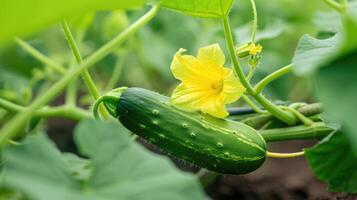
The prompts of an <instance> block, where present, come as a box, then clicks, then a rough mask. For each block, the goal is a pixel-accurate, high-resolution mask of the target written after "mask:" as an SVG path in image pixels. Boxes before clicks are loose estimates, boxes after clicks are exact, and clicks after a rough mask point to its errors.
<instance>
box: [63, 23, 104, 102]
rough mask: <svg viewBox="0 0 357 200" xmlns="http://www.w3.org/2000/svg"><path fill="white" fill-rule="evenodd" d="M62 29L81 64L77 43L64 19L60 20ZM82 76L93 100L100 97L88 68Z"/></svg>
mask: <svg viewBox="0 0 357 200" xmlns="http://www.w3.org/2000/svg"><path fill="white" fill-rule="evenodd" d="M62 29H63V32H64V34H65V36H66V39H67V41H68V44H69V46H70V48H71V50H72V53H73V55H74V57H75V59H76V61H77V64H81V63H82V62H83V58H82V56H81V53H80V51H79V48H78V45H77V43H76V41H75V39H74V37H73V35H72V33H71V30H70V28H69V26H68V23H67V21H65V20H64V21H62ZM82 77H83V80H84V82H85V84H86V86H87V88H88V90H89V92H90V93H91V95H92V96H93V98H94V100H95V99H98V98H99V97H100V93H99V90H98V89H97V86H96V85H95V83H94V81H93V79H92V77H91V75H90V74H89V72H88V69H85V70H83V72H82Z"/></svg>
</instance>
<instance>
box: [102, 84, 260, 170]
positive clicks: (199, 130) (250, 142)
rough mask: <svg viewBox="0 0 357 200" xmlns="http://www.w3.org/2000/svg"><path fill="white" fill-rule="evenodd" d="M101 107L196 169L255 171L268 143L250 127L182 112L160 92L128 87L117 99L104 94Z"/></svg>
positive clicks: (138, 133) (135, 131)
mask: <svg viewBox="0 0 357 200" xmlns="http://www.w3.org/2000/svg"><path fill="white" fill-rule="evenodd" d="M118 97H119V95H118ZM103 103H104V105H105V107H106V108H107V109H108V110H109V111H110V113H111V114H112V115H114V116H115V117H117V118H118V119H119V121H120V122H121V123H122V124H123V125H124V126H125V127H126V128H128V129H129V130H131V131H132V132H133V133H135V134H137V135H138V136H140V137H142V138H145V139H146V140H147V141H149V142H150V143H152V144H154V145H156V146H158V147H159V148H161V149H163V150H165V151H167V152H168V153H169V154H171V155H174V156H175V157H177V158H179V159H183V160H186V161H188V162H191V163H194V164H195V165H198V166H200V167H203V168H206V169H209V170H212V171H215V172H219V173H226V174H243V173H248V172H251V171H254V170H255V169H257V168H258V167H260V166H261V165H262V164H263V162H264V160H265V156H266V143H265V141H264V139H263V138H262V137H261V136H260V135H259V133H258V132H257V131H255V130H254V129H252V128H251V127H249V126H247V125H245V124H243V123H240V122H235V121H232V120H229V119H218V118H215V117H212V116H209V115H205V114H202V113H200V112H194V113H192V112H186V111H183V110H181V109H178V108H176V107H174V106H172V105H171V104H170V102H169V98H168V97H166V96H163V95H160V94H158V93H155V92H152V91H149V90H145V89H141V88H127V89H125V90H124V91H121V95H120V97H119V98H112V96H111V95H108V96H104V97H103Z"/></svg>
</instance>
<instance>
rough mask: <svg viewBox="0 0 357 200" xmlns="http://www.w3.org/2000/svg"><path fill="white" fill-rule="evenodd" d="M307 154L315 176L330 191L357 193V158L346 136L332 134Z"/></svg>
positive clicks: (307, 150)
mask: <svg viewBox="0 0 357 200" xmlns="http://www.w3.org/2000/svg"><path fill="white" fill-rule="evenodd" d="M305 154H306V158H307V160H308V162H309V164H310V166H311V168H312V170H313V171H314V173H315V175H316V176H317V177H318V178H319V179H320V180H321V181H324V182H327V183H328V185H329V190H330V191H333V192H348V193H357V170H356V169H357V162H356V161H357V156H356V155H354V154H353V153H352V151H351V149H350V147H349V145H348V140H347V139H346V137H345V136H344V134H342V133H339V132H337V133H334V134H331V135H330V136H328V137H326V138H325V139H324V140H322V141H321V142H320V143H319V144H317V145H316V146H315V147H312V148H308V149H306V150H305Z"/></svg>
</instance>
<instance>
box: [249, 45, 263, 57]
mask: <svg viewBox="0 0 357 200" xmlns="http://www.w3.org/2000/svg"><path fill="white" fill-rule="evenodd" d="M262 50H263V47H262V46H261V45H259V44H258V45H255V44H251V47H250V49H249V54H250V55H252V56H255V55H257V54H259V53H260V52H262Z"/></svg>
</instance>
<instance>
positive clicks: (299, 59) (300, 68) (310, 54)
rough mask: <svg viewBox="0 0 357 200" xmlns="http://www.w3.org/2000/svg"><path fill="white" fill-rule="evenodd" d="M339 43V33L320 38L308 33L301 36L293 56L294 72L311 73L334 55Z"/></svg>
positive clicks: (299, 73)
mask: <svg viewBox="0 0 357 200" xmlns="http://www.w3.org/2000/svg"><path fill="white" fill-rule="evenodd" d="M340 43H341V34H335V35H334V36H332V37H330V38H328V39H322V40H320V39H316V38H313V37H311V36H309V35H304V36H302V37H301V39H300V41H299V44H298V46H297V48H296V51H295V55H294V58H293V66H294V72H295V73H296V74H298V75H311V74H313V73H314V72H315V71H316V70H317V69H318V68H319V67H320V66H321V65H322V64H323V63H326V62H328V61H329V60H331V58H332V57H334V56H335V54H336V51H337V50H338V45H339V44H340Z"/></svg>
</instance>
